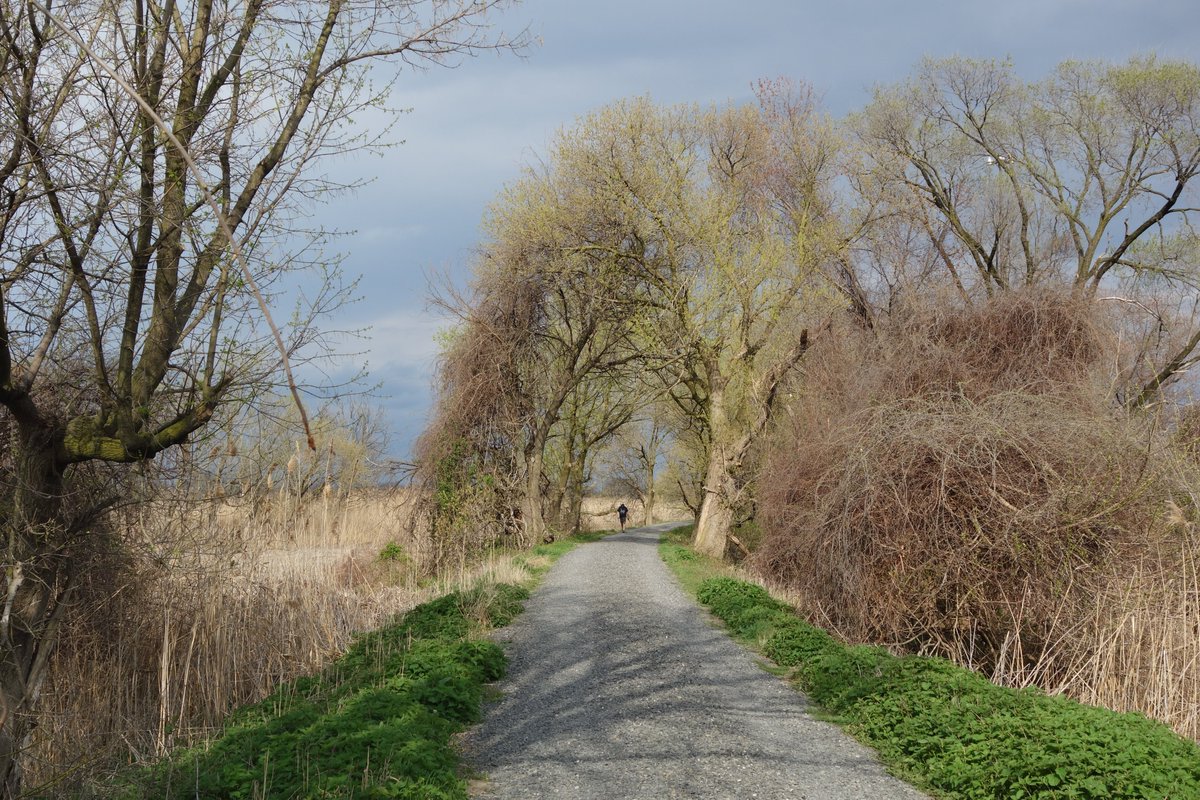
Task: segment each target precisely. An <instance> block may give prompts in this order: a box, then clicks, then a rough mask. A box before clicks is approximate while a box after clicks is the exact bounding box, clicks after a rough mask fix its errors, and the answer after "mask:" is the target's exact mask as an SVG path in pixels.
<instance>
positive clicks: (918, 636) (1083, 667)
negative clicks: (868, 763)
mask: <svg viewBox="0 0 1200 800" xmlns="http://www.w3.org/2000/svg"><path fill="white" fill-rule="evenodd" d="M1111 323H1112V320H1111V318H1109V317H1107V316H1106V315H1105V314H1104V313H1102V311H1101V309H1100V307H1099V304H1098V303H1097V302H1095V301H1093V300H1089V299H1086V298H1081V297H1079V296H1078V295H1074V294H1067V293H1055V292H1052V291H1048V290H1044V289H1030V290H1023V291H1020V292H1007V293H1004V294H1001V295H999V296H997V297H996V298H995V299H992V300H990V301H987V302H981V303H980V304H978V305H976V306H957V307H956V306H954V305H953V304H948V303H941V304H936V305H930V306H924V307H916V308H909V309H907V310H902V309H897V310H896V311H894V312H893V314H892V315H891V316H890V317H889V318H888V319H887V320H884V321H881V322H880V324H879V325H877V326H876V327H875V328H873V329H871V330H864V329H862V328H857V329H845V330H841V331H838V332H837V335H832V336H826V337H823V338H822V340H821V342H820V343H818V344H817V345H816V346H815V347H814V348H813V351H812V352H811V353H810V356H809V359H808V360H807V361H806V363H805V365H804V370H803V376H802V378H801V379H800V380H798V381H797V383H796V386H795V390H794V395H795V396H794V399H793V401H792V403H791V406H790V408H789V416H788V420H787V422H786V423H785V424H783V425H781V426H780V428H779V430H778V434H777V436H775V437H773V439H772V447H771V448H770V451H769V453H767V455H766V466H765V467H764V469H763V470H762V473H761V476H760V480H759V489H760V500H761V520H762V522H763V524H764V530H765V532H766V533H765V538H764V541H763V543H762V546H761V548H760V549H759V550H758V551H757V552H756V553H755V555H754V559H753V565H754V567H755V568H756V569H757V570H759V571H760V572H761V573H762V574H763V575H765V576H768V577H769V578H771V579H773V580H776V581H778V582H780V583H782V584H783V585H784V586H786V587H787V589H788V590H789V591H791V592H793V593H794V594H795V596H796V598H797V601H798V604H799V606H800V607H801V608H802V609H804V611H805V613H806V614H808V615H810V617H811V618H812V619H813V620H814V621H817V622H819V624H822V625H825V626H828V627H829V628H830V629H832V630H834V631H835V632H836V633H837V634H838V635H839V636H842V637H844V638H845V639H847V640H848V641H860V642H872V643H878V644H883V645H887V646H891V647H894V648H900V649H905V650H909V651H915V652H919V653H924V654H939V655H944V656H948V657H951V658H953V659H954V660H956V661H958V662H959V663H963V664H966V665H968V666H971V667H973V668H975V669H979V670H981V671H982V672H983V673H984V674H986V675H989V676H991V677H993V678H994V679H997V680H1000V681H1003V682H1006V683H1009V684H1011V685H1028V684H1036V685H1040V686H1042V687H1045V688H1050V689H1055V690H1058V689H1066V690H1068V691H1070V692H1071V693H1072V694H1074V695H1075V696H1077V697H1080V698H1083V699H1087V700H1090V701H1092V702H1103V703H1105V704H1107V705H1110V706H1112V707H1115V708H1122V709H1140V710H1143V711H1145V712H1147V713H1153V714H1155V715H1156V716H1158V717H1159V718H1162V719H1166V720H1170V721H1171V722H1172V724H1175V725H1176V726H1177V727H1178V728H1179V729H1180V730H1182V731H1187V732H1189V733H1190V734H1191V735H1193V736H1195V735H1196V734H1197V732H1200V729H1197V728H1196V719H1195V713H1194V711H1188V707H1189V706H1191V707H1192V708H1194V705H1195V704H1194V699H1195V698H1196V697H1197V695H1196V689H1197V685H1196V676H1195V668H1194V663H1195V655H1196V645H1195V639H1196V637H1195V631H1194V619H1195V617H1194V614H1193V612H1194V610H1195V604H1196V593H1195V589H1196V586H1197V584H1196V581H1195V575H1196V573H1195V570H1194V565H1195V563H1196V562H1195V557H1196V555H1197V553H1198V552H1200V551H1198V549H1197V545H1198V542H1197V539H1196V536H1195V532H1194V528H1193V525H1192V522H1191V520H1192V518H1193V517H1194V502H1193V496H1192V491H1193V487H1194V486H1195V485H1197V484H1196V483H1195V475H1194V471H1193V468H1192V467H1191V466H1189V465H1188V463H1187V462H1186V461H1185V460H1183V459H1181V458H1180V457H1179V455H1178V453H1177V452H1176V450H1175V449H1173V447H1172V444H1171V437H1169V436H1167V435H1165V434H1164V432H1163V431H1162V430H1161V429H1159V427H1158V423H1159V419H1158V418H1157V417H1156V416H1154V415H1152V414H1149V413H1134V414H1131V413H1130V412H1129V411H1128V410H1126V409H1125V408H1123V407H1121V406H1120V404H1119V403H1118V402H1117V400H1116V399H1114V385H1116V384H1115V383H1114V380H1113V376H1112V374H1111V371H1110V368H1109V365H1110V364H1111V363H1113V362H1114V361H1117V360H1119V359H1118V357H1117V353H1116V346H1117V341H1116V336H1115V334H1113V333H1111V331H1112V330H1113V328H1112V327H1111ZM1189 619H1190V620H1192V622H1191V623H1189ZM1189 624H1190V625H1191V628H1190V630H1189ZM1133 676H1137V677H1133ZM1117 687H1119V688H1117ZM1181 693H1182V695H1183V696H1184V697H1186V698H1191V699H1183V700H1181V701H1176V700H1168V699H1167V698H1169V697H1171V696H1172V695H1173V696H1175V697H1178V696H1179V695H1180V694H1181Z"/></svg>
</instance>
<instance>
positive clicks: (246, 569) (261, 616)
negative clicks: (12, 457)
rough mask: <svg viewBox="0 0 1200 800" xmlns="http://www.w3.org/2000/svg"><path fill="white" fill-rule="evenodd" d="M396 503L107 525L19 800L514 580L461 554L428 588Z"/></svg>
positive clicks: (401, 498) (137, 512) (147, 754)
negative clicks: (438, 606) (460, 593)
mask: <svg viewBox="0 0 1200 800" xmlns="http://www.w3.org/2000/svg"><path fill="white" fill-rule="evenodd" d="M411 500H412V498H411V496H410V495H408V494H406V493H405V492H404V491H400V490H396V491H386V492H385V491H379V492H362V493H357V494H351V495H350V496H339V495H337V494H335V493H331V492H326V493H324V494H317V495H316V496H314V497H310V498H303V499H302V498H298V497H296V496H295V495H294V494H288V493H286V492H276V493H271V494H269V495H267V496H265V497H258V498H255V499H254V500H253V501H251V500H240V499H220V500H209V501H198V502H183V501H170V502H168V501H165V500H164V501H158V502H153V503H148V504H144V505H139V506H135V507H132V508H130V509H127V510H125V511H123V512H121V513H119V514H115V515H113V517H112V518H111V519H109V520H108V521H107V523H106V524H107V525H108V526H110V533H111V535H110V536H109V537H108V538H107V539H106V541H110V542H118V543H119V544H115V545H112V546H111V547H110V548H109V549H108V551H107V552H104V553H98V554H97V563H95V564H93V565H92V566H93V567H94V568H93V569H89V570H87V571H86V572H85V576H86V582H85V583H84V585H82V586H81V587H80V592H79V594H78V599H77V602H76V605H75V608H74V613H73V614H72V616H71V618H70V619H69V621H68V623H67V625H66V626H65V629H64V631H63V635H62V639H61V642H62V644H61V646H60V647H59V649H58V650H57V652H56V654H55V658H54V663H53V666H52V670H51V673H50V676H49V677H48V679H47V681H46V684H45V689H44V693H43V697H42V703H41V708H42V714H41V722H40V724H39V726H38V728H37V731H36V735H35V739H34V741H33V743H32V745H31V751H30V756H31V758H30V759H29V770H28V784H27V785H28V786H29V787H30V788H31V790H32V792H31V793H33V794H37V795H41V796H60V797H74V796H77V793H78V791H79V787H80V786H81V785H82V783H83V781H84V780H85V779H86V778H88V777H89V776H92V775H95V774H97V773H102V772H104V771H105V770H108V769H112V768H115V767H118V766H120V765H122V764H125V763H129V762H131V761H133V762H136V761H141V760H146V759H150V758H153V757H156V756H159V755H161V754H163V753H165V752H167V751H168V750H170V749H171V748H173V747H176V746H180V745H186V744H190V743H193V742H196V741H199V740H201V739H203V738H205V737H207V736H208V735H210V734H211V733H212V732H213V731H214V729H216V728H217V727H218V726H219V725H220V724H221V722H222V720H223V719H224V717H225V715H226V714H227V713H228V711H229V710H230V709H231V708H233V707H235V706H238V705H241V704H244V703H247V702H253V701H256V700H259V699H261V698H263V697H265V696H266V695H267V694H269V692H270V691H271V690H272V688H273V687H274V686H275V685H277V684H278V683H279V682H281V681H284V680H288V679H291V678H293V677H296V676H298V675H301V674H305V673H309V672H312V671H314V670H317V669H319V668H320V667H322V666H324V665H325V664H327V663H328V662H329V661H330V660H331V659H332V658H334V657H336V656H337V655H338V654H340V653H341V652H343V651H344V650H345V648H346V646H347V645H348V644H349V642H350V640H351V638H352V637H353V635H354V634H356V633H358V632H360V631H364V630H370V629H374V628H376V627H378V626H379V625H380V624H381V623H382V622H383V621H384V620H386V619H388V618H390V617H392V616H393V615H395V614H398V613H401V612H404V611H407V610H408V609H410V608H412V607H414V606H416V605H418V604H419V603H422V602H424V601H426V600H428V599H430V598H431V597H434V596H437V595H440V594H444V593H445V592H447V591H451V590H453V589H454V588H456V587H459V586H462V585H465V584H468V583H470V582H472V581H473V580H475V579H477V578H478V577H480V575H481V574H483V573H491V574H493V577H494V579H495V580H496V581H499V582H505V581H511V580H513V579H514V578H518V577H520V576H523V575H524V573H523V572H522V571H521V570H520V569H518V568H517V567H515V566H514V565H513V564H512V559H511V558H510V557H504V556H496V555H493V556H491V557H486V558H484V559H483V560H482V561H479V560H478V559H477V560H475V561H474V562H472V561H469V560H468V559H467V558H466V557H465V554H463V555H464V557H463V558H462V559H460V560H459V561H458V562H457V564H458V566H457V568H456V569H452V570H449V571H448V574H442V575H440V576H436V577H434V576H430V575H428V574H427V573H428V570H427V566H428V564H429V563H430V561H431V559H432V557H433V552H432V549H433V545H432V543H431V542H429V541H428V539H427V538H425V537H424V535H423V534H421V533H420V531H419V528H416V532H414V526H412V525H410V524H409V522H410V520H409V513H410V509H411V506H412V502H411ZM381 554H383V557H381ZM442 563H446V562H445V561H444V560H443V562H442ZM37 787H41V788H37Z"/></svg>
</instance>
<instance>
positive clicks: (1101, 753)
mask: <svg viewBox="0 0 1200 800" xmlns="http://www.w3.org/2000/svg"><path fill="white" fill-rule="evenodd" d="M676 560H677V561H678V560H679V559H678V558H677V557H676ZM697 596H698V599H699V600H700V601H701V602H702V603H704V604H705V605H707V606H708V607H709V608H710V609H711V610H712V612H713V613H714V614H715V615H716V616H718V617H720V618H721V619H722V620H724V621H725V623H726V624H727V625H729V627H730V629H731V630H732V631H733V632H734V633H736V634H737V635H739V636H742V637H745V638H749V639H752V640H755V641H756V642H757V643H758V644H759V645H760V646H761V647H762V649H763V652H765V653H766V654H767V655H768V656H769V657H770V658H772V659H773V660H774V661H775V662H776V663H778V664H780V665H782V666H785V667H792V668H794V672H793V675H794V676H795V678H796V679H797V680H798V681H799V683H800V685H801V686H802V687H803V689H804V690H805V692H807V693H808V695H809V696H810V697H811V698H812V699H813V700H815V701H816V702H817V703H819V704H821V705H822V706H824V707H825V708H826V709H828V710H829V711H831V712H833V713H835V714H837V715H838V716H840V717H841V718H842V719H843V720H844V721H845V722H847V723H848V725H849V728H850V730H851V731H852V732H853V733H854V734H855V735H856V736H858V737H860V738H861V739H863V740H864V741H866V742H867V743H869V744H870V745H872V746H873V747H875V748H876V749H877V750H878V751H879V753H880V755H881V756H882V757H883V759H884V760H885V761H886V762H887V763H888V764H889V765H890V766H891V767H892V768H893V769H896V770H897V771H898V772H900V773H901V774H904V775H906V776H908V777H911V778H912V779H913V780H914V781H916V782H918V783H920V784H923V785H926V786H928V787H930V788H932V789H934V790H936V791H937V792H938V794H939V796H942V797H946V798H956V799H957V798H962V799H963V800H968V799H969V800H984V799H985V798H986V799H988V800H991V799H992V798H1013V799H1014V800H1015V798H1026V797H1040V798H1068V797H1070V798H1095V799H1096V800H1099V799H1100V798H1106V799H1108V798H1111V799H1113V800H1117V799H1119V798H1131V799H1132V798H1138V799H1139V800H1141V799H1142V798H1150V797H1154V798H1192V797H1198V796H1200V747H1197V745H1196V744H1195V743H1193V742H1190V741H1186V740H1184V739H1182V738H1180V737H1179V736H1177V735H1175V734H1174V733H1172V732H1171V731H1170V730H1169V729H1168V728H1167V727H1166V726H1164V725H1162V724H1160V723H1157V722H1153V721H1151V720H1149V719H1147V718H1145V717H1143V716H1141V715H1138V714H1128V713H1127V714H1119V713H1115V712H1112V711H1109V710H1107V709H1103V708H1096V707H1092V706H1086V705H1082V704H1080V703H1078V702H1076V701H1074V700H1070V699H1067V698H1065V697H1061V696H1059V697H1055V696H1047V695H1046V694H1043V693H1042V692H1040V691H1038V690H1036V689H1024V690H1014V689H1008V688H1003V687H1000V686H997V685H995V684H992V683H989V682H988V681H987V680H986V679H984V678H983V677H981V676H980V675H978V674H977V673H974V672H972V671H969V670H966V669H963V668H961V667H957V666H955V665H953V664H951V663H950V662H948V661H946V660H943V659H940V658H928V657H921V656H912V655H910V656H902V657H898V656H894V655H892V654H890V653H888V651H887V650H885V649H883V648H880V647H868V646H847V645H845V644H842V643H841V642H840V641H838V640H837V639H835V638H834V637H832V636H830V635H829V634H828V633H826V632H825V631H823V630H821V629H820V628H817V627H815V626H813V625H811V624H809V623H808V622H805V621H804V620H802V619H800V618H799V617H797V616H796V615H795V614H794V613H793V612H792V610H791V609H790V607H789V606H786V605H785V604H783V603H780V602H779V601H777V600H775V599H774V598H772V597H771V595H770V594H768V593H767V591H766V590H765V589H763V588H762V587H761V586H757V585H754V584H750V583H746V582H744V581H739V580H735V579H733V578H728V577H716V578H709V579H707V580H705V581H704V582H703V583H701V584H700V586H699V590H698V593H697Z"/></svg>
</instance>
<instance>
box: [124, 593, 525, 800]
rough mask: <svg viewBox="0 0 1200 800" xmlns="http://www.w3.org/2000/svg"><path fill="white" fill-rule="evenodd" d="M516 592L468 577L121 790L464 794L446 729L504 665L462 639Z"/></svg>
mask: <svg viewBox="0 0 1200 800" xmlns="http://www.w3.org/2000/svg"><path fill="white" fill-rule="evenodd" d="M527 597H528V591H527V590H526V589H524V588H522V587H519V586H507V585H500V586H477V587H476V588H474V589H472V590H470V591H466V592H461V593H454V594H450V595H446V596H445V597H441V598H438V599H437V600H433V601H431V602H429V603H425V604H424V605H421V606H418V607H417V608H415V609H413V610H412V611H410V612H409V613H407V614H405V615H404V616H403V617H401V618H399V619H398V620H396V621H395V622H394V623H393V624H391V625H388V626H385V627H383V628H381V629H379V630H377V631H373V632H371V633H368V634H365V635H363V636H360V637H359V638H358V639H357V640H356V641H355V642H354V644H353V645H352V646H351V647H350V648H349V650H348V651H347V652H346V653H345V655H344V656H342V658H340V659H339V660H338V661H337V662H335V663H334V664H332V665H331V666H330V667H329V668H328V669H327V670H325V671H324V672H322V673H320V674H318V675H313V676H308V677H305V678H301V679H299V680H296V681H293V682H291V683H288V684H285V685H282V686H280V687H279V688H278V689H277V690H276V691H275V692H274V693H273V694H272V695H271V696H270V697H268V698H266V699H265V700H263V701H262V702H260V703H257V704H254V705H252V706H248V707H246V708H243V709H241V710H240V711H238V712H237V713H235V714H234V715H232V716H231V717H230V719H229V721H228V723H227V725H226V728H225V731H224V733H223V734H222V735H221V736H220V737H219V738H218V739H216V740H215V741H214V742H212V743H210V744H209V745H208V746H207V747H205V748H197V749H194V750H189V751H185V752H183V753H181V754H179V755H177V756H175V757H174V758H172V759H170V760H169V761H167V762H166V763H164V764H161V765H159V766H157V767H154V768H152V769H150V770H148V771H147V772H146V773H145V774H143V775H141V776H139V777H138V778H137V779H136V780H135V782H134V783H133V784H131V785H129V786H128V787H127V788H128V789H129V795H128V796H131V797H132V796H146V797H167V798H170V797H180V798H183V797H188V798H213V799H214V800H215V799H216V798H231V800H242V799H243V798H245V799H246V800H250V799H251V798H298V797H319V798H412V800H418V798H419V799H420V800H444V799H448V798H465V797H466V788H465V785H464V783H463V781H462V780H461V779H460V778H459V777H458V775H457V768H458V759H457V757H456V755H455V753H454V750H453V749H452V748H451V746H450V737H451V736H452V735H453V734H454V733H455V732H457V731H459V730H461V729H462V728H463V727H464V726H465V725H466V724H468V723H471V722H474V721H475V720H477V719H478V717H479V709H480V704H481V700H482V694H483V685H484V684H485V683H488V682H491V681H495V680H497V679H498V678H499V677H500V676H501V675H502V674H503V671H504V654H503V652H502V651H501V650H500V648H499V647H497V646H496V645H495V644H493V643H492V642H490V641H486V640H481V639H477V638H471V637H472V635H473V634H474V633H475V632H476V630H477V629H478V628H479V627H480V621H481V620H488V621H490V622H492V623H494V624H505V623H507V622H508V621H510V620H511V619H512V618H513V617H514V616H515V615H516V614H517V613H519V612H520V609H521V603H522V601H523V600H524V599H526V598H527Z"/></svg>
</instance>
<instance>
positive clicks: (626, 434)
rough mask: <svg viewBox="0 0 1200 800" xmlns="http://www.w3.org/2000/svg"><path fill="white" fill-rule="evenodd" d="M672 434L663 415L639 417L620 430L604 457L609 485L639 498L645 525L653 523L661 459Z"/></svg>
mask: <svg viewBox="0 0 1200 800" xmlns="http://www.w3.org/2000/svg"><path fill="white" fill-rule="evenodd" d="M669 437H670V429H669V428H668V427H667V425H666V424H664V421H663V419H662V418H661V417H659V416H649V417H644V418H641V419H637V420H634V421H633V422H631V423H630V424H628V425H626V426H625V427H624V428H622V429H621V431H620V432H619V433H618V434H617V436H616V437H615V438H614V439H613V441H612V443H611V445H610V449H609V452H608V454H607V457H606V458H605V469H606V471H607V473H608V476H609V485H611V486H616V487H618V488H619V490H620V491H621V492H622V493H625V494H630V495H632V496H634V497H636V498H637V500H638V502H639V503H640V504H641V506H642V514H643V520H642V524H644V525H652V524H654V502H655V499H656V497H657V496H658V481H659V478H660V477H661V472H662V470H661V463H660V462H661V461H662V458H663V455H664V454H665V453H666V449H667V444H668V441H669Z"/></svg>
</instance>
